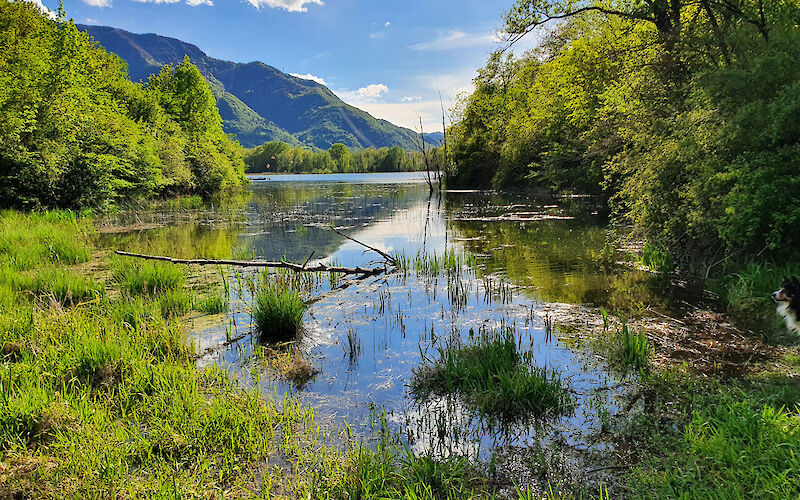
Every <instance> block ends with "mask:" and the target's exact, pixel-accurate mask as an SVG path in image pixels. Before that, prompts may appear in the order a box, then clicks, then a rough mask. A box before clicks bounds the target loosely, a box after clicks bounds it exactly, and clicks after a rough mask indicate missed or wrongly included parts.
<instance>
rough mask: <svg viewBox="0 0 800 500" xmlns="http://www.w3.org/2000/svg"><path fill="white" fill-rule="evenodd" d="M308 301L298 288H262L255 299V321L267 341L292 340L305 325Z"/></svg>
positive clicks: (263, 338) (257, 328)
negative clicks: (306, 301)
mask: <svg viewBox="0 0 800 500" xmlns="http://www.w3.org/2000/svg"><path fill="white" fill-rule="evenodd" d="M305 311H306V303H305V302H304V301H303V299H302V298H301V297H300V294H299V293H298V292H297V291H296V290H292V289H276V288H274V287H271V286H268V287H264V288H261V289H260V290H259V291H258V292H257V293H256V295H255V297H254V299H253V311H252V312H253V322H254V325H255V327H256V330H257V331H258V332H259V334H260V335H261V338H262V340H265V341H282V340H291V339H292V338H294V337H295V336H296V335H297V333H298V332H299V330H300V328H301V327H302V326H303V315H304V314H305Z"/></svg>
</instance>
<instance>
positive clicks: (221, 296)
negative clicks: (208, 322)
mask: <svg viewBox="0 0 800 500" xmlns="http://www.w3.org/2000/svg"><path fill="white" fill-rule="evenodd" d="M229 307H230V302H229V300H228V296H227V295H226V294H225V293H222V292H217V293H212V294H209V295H204V296H203V297H201V298H199V299H198V300H197V304H196V305H195V309H197V310H198V311H199V312H202V313H206V314H221V313H224V312H227V311H228V308H229Z"/></svg>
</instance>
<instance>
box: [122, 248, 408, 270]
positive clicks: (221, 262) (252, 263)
mask: <svg viewBox="0 0 800 500" xmlns="http://www.w3.org/2000/svg"><path fill="white" fill-rule="evenodd" d="M114 253H116V254H117V255H122V256H124V257H133V258H137V259H145V260H158V261H162V262H169V263H170V264H187V265H196V266H235V267H280V268H285V269H290V270H292V271H294V272H297V273H325V272H331V273H340V274H348V275H353V274H356V275H363V276H374V275H377V274H383V273H385V272H388V271H389V266H382V267H360V266H358V267H341V266H329V265H326V264H316V265H313V266H304V265H303V264H297V263H295V262H286V261H284V260H280V261H267V260H225V259H175V258H172V257H165V256H163V255H145V254H140V253H131V252H123V251H122V250H116V251H115V252H114ZM386 263H387V264H391V265H392V267H394V264H392V262H388V261H387V262H386Z"/></svg>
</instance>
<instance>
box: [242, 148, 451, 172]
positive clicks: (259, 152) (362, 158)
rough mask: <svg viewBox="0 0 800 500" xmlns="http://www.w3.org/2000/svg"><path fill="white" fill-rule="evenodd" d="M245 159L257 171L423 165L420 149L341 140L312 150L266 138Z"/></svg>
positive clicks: (377, 169) (371, 169)
mask: <svg viewBox="0 0 800 500" xmlns="http://www.w3.org/2000/svg"><path fill="white" fill-rule="evenodd" d="M435 152H436V151H432V152H429V153H428V154H429V155H431V154H435ZM244 162H245V164H247V171H248V172H257V173H263V172H266V173H270V172H297V173H311V172H313V173H340V172H341V173H349V172H413V171H418V170H423V169H424V168H425V161H424V159H423V158H422V153H418V152H412V151H404V150H403V149H402V148H400V147H397V146H395V147H392V148H381V149H375V148H367V149H361V150H357V151H350V150H349V149H348V148H347V146H345V145H344V144H341V143H337V144H334V145H333V146H331V148H330V149H329V150H328V151H316V152H315V151H311V150H309V149H306V148H303V147H299V146H298V147H294V148H293V147H291V146H289V145H288V144H286V143H283V142H277V141H275V142H267V143H265V144H262V145H261V146H258V147H255V148H253V149H248V150H246V151H245V154H244Z"/></svg>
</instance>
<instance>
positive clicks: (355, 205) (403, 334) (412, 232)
mask: <svg viewBox="0 0 800 500" xmlns="http://www.w3.org/2000/svg"><path fill="white" fill-rule="evenodd" d="M287 186H288V184H287ZM256 189H284V188H283V187H276V186H269V187H264V186H257V187H256ZM314 189H322V190H325V189H328V188H327V187H324V186H320V187H316V188H314ZM365 189H366V188H365ZM387 189H391V188H387ZM427 194H428V190H427V186H425V185H421V186H419V187H418V189H417V190H415V191H413V192H412V194H409V193H405V195H404V196H403V197H401V198H391V199H389V197H385V196H383V195H376V194H375V193H374V192H372V195H371V196H369V197H364V195H363V193H361V194H355V195H353V196H352V197H350V198H347V199H338V200H337V201H338V202H340V203H339V204H338V205H337V206H338V207H339V208H338V209H336V210H338V211H336V213H335V215H334V216H332V213H333V211H335V210H332V207H331V206H330V205H326V204H325V203H319V202H314V203H306V204H304V205H303V206H302V207H293V208H291V209H290V210H287V212H285V213H286V216H285V219H284V222H285V221H286V220H287V219H290V222H288V223H285V224H284V226H285V227H287V228H288V231H289V233H288V235H287V234H284V235H283V236H278V235H276V234H275V233H276V232H278V231H277V230H276V226H274V225H273V226H272V227H271V228H270V231H269V233H264V234H253V233H250V234H248V235H247V236H245V238H247V239H249V240H251V241H252V243H253V245H254V247H255V248H257V249H259V250H258V251H257V252H256V253H257V255H259V257H262V258H270V257H271V256H270V255H269V254H268V253H267V252H266V251H265V250H266V249H267V248H268V247H267V245H266V244H262V243H260V242H259V240H264V239H270V238H275V237H278V238H286V239H285V241H291V239H292V237H296V238H297V239H298V240H300V241H302V240H303V239H304V238H308V237H309V234H311V232H312V231H315V230H319V231H325V234H326V235H328V236H330V234H331V232H330V231H329V230H327V228H326V227H325V226H324V225H323V224H318V225H314V222H315V221H317V220H319V219H321V218H328V219H329V220H331V221H332V222H333V223H335V224H336V226H337V227H338V228H340V229H342V230H344V231H346V232H347V233H348V234H349V235H351V236H352V237H354V238H356V239H358V240H359V241H362V242H364V243H365V244H367V245H370V246H374V247H376V248H379V249H381V250H383V251H387V252H393V253H396V254H400V253H403V254H406V255H408V256H412V257H413V256H414V255H415V254H416V253H417V252H418V251H426V252H428V253H436V254H439V255H441V254H443V253H444V252H445V250H450V249H455V251H456V253H460V252H463V251H464V250H465V249H464V244H465V243H466V242H465V241H463V240H467V241H470V242H471V240H473V239H474V238H475V237H473V236H470V237H465V235H463V234H461V232H459V231H458V230H457V229H455V227H454V226H449V225H448V223H447V217H446V216H445V211H444V210H443V207H442V204H440V203H438V202H437V200H436V199H433V200H431V201H430V202H429V201H428V197H427ZM470 196H475V195H474V194H472V195H470ZM384 200H385V201H384ZM382 201H384V203H382ZM484 201H485V200H484ZM365 204H369V205H374V206H371V210H370V216H365V215H364V208H365ZM489 205H490V206H489V207H488V208H487V207H485V206H484V207H483V208H482V210H484V211H486V210H490V209H491V208H492V207H491V203H489ZM345 206H348V207H349V208H350V210H351V211H350V212H349V213H345V212H346V210H345V211H344V212H343V211H342V207H345ZM467 208H468V210H474V207H473V205H472V204H469V206H468V207H467ZM508 208H509V207H508V206H503V207H501V208H499V209H495V210H494V212H498V211H499V212H503V213H505V212H506V211H507V210H508ZM511 210H519V211H524V212H525V213H530V212H531V207H530V205H528V204H524V203H523V204H516V205H514V206H513V207H512V208H511ZM461 213H463V212H461ZM295 221H297V222H300V223H305V224H307V225H308V229H306V230H305V231H304V230H300V232H299V234H298V232H297V229H296V228H295V225H294V222H295ZM483 223H487V222H486V221H483ZM488 223H491V222H488ZM506 223H507V222H506ZM251 226H252V224H251ZM479 233H480V231H479ZM336 243H337V244H336V245H335V246H334V247H332V248H331V250H330V251H327V252H325V253H324V254H323V255H322V256H321V257H322V259H321V260H324V261H327V262H332V261H335V262H337V263H339V264H341V265H344V266H356V265H362V266H363V265H366V264H368V263H369V262H370V261H372V260H374V259H376V257H377V256H376V255H375V254H374V253H371V252H365V251H364V248H363V247H362V246H360V245H358V244H356V243H354V242H351V241H347V240H342V239H341V238H340V239H337V240H336ZM310 250H311V248H303V251H302V252H296V254H297V255H300V256H303V255H307V254H308V252H309V251H310ZM489 251H490V252H491V249H489ZM317 256H319V255H317ZM272 257H273V258H274V255H273V256H272ZM294 260H302V257H299V258H295V259H294ZM492 271H493V272H496V271H498V270H497V269H492ZM499 271H500V272H502V269H500V270H499ZM456 289H457V290H459V294H460V297H459V299H458V300H459V304H458V305H457V306H455V307H454V306H453V304H452V300H453V299H454V297H453V296H452V295H453V293H450V292H454V290H456ZM496 299H497V298H496V297H495V298H494V299H489V298H487V296H486V290H485V288H484V281H483V279H482V277H481V276H479V275H478V274H476V273H475V271H472V270H469V269H466V270H464V271H463V272H462V273H460V274H458V275H456V276H453V277H451V278H449V279H448V277H447V276H446V275H441V276H438V277H424V276H423V277H418V276H417V275H416V274H415V273H413V272H412V273H411V274H410V275H408V276H402V275H400V274H394V275H391V276H389V277H377V278H370V279H367V280H364V281H361V282H358V283H355V284H353V285H352V286H350V287H348V288H346V289H344V290H339V291H335V292H333V293H331V294H327V295H325V297H324V298H322V300H320V301H318V302H316V303H314V304H313V305H312V307H311V308H310V309H309V311H308V314H307V316H306V333H305V335H304V337H303V339H302V341H301V344H300V346H301V349H302V350H303V352H305V353H306V355H307V357H308V360H309V361H310V362H311V363H312V364H313V365H314V366H316V367H318V368H319V369H320V371H321V372H320V374H319V375H317V377H316V378H315V379H314V380H313V381H311V382H310V383H309V384H307V385H306V386H305V387H303V388H302V389H301V390H297V389H295V388H294V387H292V386H291V384H289V383H287V382H282V381H280V380H276V378H275V377H274V376H271V375H270V374H269V373H268V372H267V371H264V370H261V369H254V368H253V367H254V366H255V365H254V363H252V362H251V360H250V350H251V345H252V341H253V339H252V338H251V337H250V336H246V337H245V338H244V339H243V340H242V341H240V342H237V343H235V344H233V345H231V346H229V347H226V348H224V349H222V350H220V351H215V352H213V353H212V354H210V355H208V356H206V357H205V358H203V359H202V360H201V361H200V364H201V365H206V364H209V363H213V362H217V363H220V364H223V365H226V366H228V368H229V369H230V370H231V371H233V372H234V373H237V374H238V375H239V377H240V380H241V381H242V382H243V383H245V384H248V385H250V384H254V383H255V384H258V385H259V387H260V388H261V390H262V392H263V393H264V394H265V395H267V396H272V395H277V397H278V399H279V400H280V399H281V398H282V394H283V393H285V392H292V393H296V394H297V395H298V397H300V399H301V400H302V401H303V402H305V403H308V404H311V405H313V406H314V408H315V410H316V414H317V416H318V418H319V419H320V420H321V421H323V422H327V423H333V424H337V423H339V422H342V421H347V422H349V423H350V424H351V425H352V426H353V427H354V429H355V430H356V431H358V429H361V430H362V432H368V429H369V421H370V419H371V418H372V416H373V412H372V411H371V409H370V407H371V406H372V404H374V405H375V406H377V407H385V408H386V411H387V413H388V416H389V422H390V425H392V427H393V428H395V429H396V430H398V431H400V432H401V434H402V435H403V436H405V439H406V441H407V442H408V443H409V444H410V445H411V446H412V447H413V448H414V449H415V450H416V451H420V452H421V451H425V450H427V449H433V450H436V451H437V452H440V453H448V452H452V451H458V452H460V453H466V452H469V453H471V454H476V453H478V452H480V454H481V455H482V456H486V455H487V453H488V452H489V450H491V449H492V448H495V447H497V446H503V445H507V444H520V445H529V444H531V443H532V440H533V439H537V438H539V439H549V438H552V436H553V435H554V434H553V433H554V429H556V430H558V431H560V432H559V434H560V435H561V436H562V437H563V438H565V439H566V440H567V441H568V442H571V443H573V444H575V445H580V444H581V443H582V442H585V440H586V436H585V432H588V431H589V430H595V431H596V430H597V429H598V428H599V425H600V424H599V422H598V421H597V418H596V415H595V414H594V410H591V409H589V405H588V404H587V400H588V399H589V398H591V397H593V388H596V387H598V386H604V385H606V384H607V380H606V378H607V375H606V373H605V371H604V370H599V369H596V367H595V369H591V370H587V369H586V366H585V361H584V359H583V358H582V357H581V355H580V354H575V353H573V352H572V351H571V350H569V349H568V348H566V347H565V346H563V345H561V344H560V343H559V342H558V339H557V336H555V335H554V336H553V337H552V338H551V339H550V340H549V342H548V341H547V340H546V334H545V328H544V313H543V312H542V311H543V307H544V306H545V304H544V303H542V302H538V301H536V300H531V299H530V298H525V297H524V296H521V295H517V296H516V297H515V298H514V299H513V300H512V301H511V302H510V303H502V302H498V301H497V300H496ZM531 315H532V317H531ZM232 316H233V317H234V318H235V321H236V328H235V329H234V332H233V333H232V334H230V335H231V336H232V337H236V336H237V335H241V334H244V333H247V332H249V325H248V323H249V316H248V314H247V313H246V312H240V313H239V314H234V315H232ZM501 324H506V325H515V326H516V332H517V333H516V334H517V336H518V338H519V342H520V344H521V345H522V347H523V348H524V349H530V350H531V351H532V352H533V354H534V358H535V360H536V363H537V365H538V366H547V367H548V368H556V369H558V370H559V371H560V372H561V373H562V376H563V377H564V379H565V380H568V382H569V384H570V386H571V387H572V388H573V390H574V391H575V392H576V397H577V399H578V410H577V411H576V412H575V413H574V414H573V415H571V416H569V417H564V418H558V419H555V421H554V422H553V424H552V425H550V426H549V427H545V429H546V431H543V430H542V428H541V427H540V428H539V430H537V428H536V427H534V426H530V425H517V426H512V427H511V428H510V429H506V431H507V432H500V431H498V430H497V429H487V428H486V426H485V424H484V423H483V422H481V420H480V419H479V418H475V416H474V415H471V414H469V413H468V412H467V413H465V412H463V411H462V407H461V406H460V405H459V404H458V402H457V401H452V400H450V401H447V400H442V399H439V400H434V401H431V402H423V403H418V402H415V401H413V400H412V399H411V398H410V397H409V395H408V387H407V384H408V383H409V381H410V380H411V377H412V373H413V369H414V368H415V367H417V366H418V365H419V364H420V362H421V359H422V356H426V357H428V358H436V357H438V354H437V348H439V347H442V346H444V345H445V343H446V339H447V338H449V337H451V336H459V337H462V338H463V339H466V336H467V333H468V332H469V330H470V329H474V330H475V331H477V330H479V329H480V328H482V327H483V328H498V327H499V326H500V325H501ZM225 327H226V328H231V325H230V324H228V325H226V326H225ZM198 335H199V340H200V344H201V347H208V346H211V345H215V344H219V343H221V342H223V341H224V340H225V333H224V331H220V329H219V328H212V329H209V330H206V331H202V332H199V333H198ZM348 335H351V336H354V337H357V338H358V339H359V343H360V353H359V354H358V355H356V356H351V355H349V353H348V347H347V345H348V340H347V337H348Z"/></svg>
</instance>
